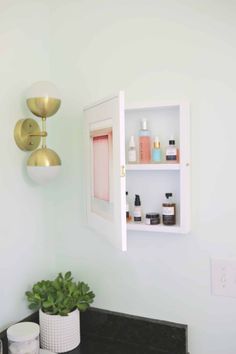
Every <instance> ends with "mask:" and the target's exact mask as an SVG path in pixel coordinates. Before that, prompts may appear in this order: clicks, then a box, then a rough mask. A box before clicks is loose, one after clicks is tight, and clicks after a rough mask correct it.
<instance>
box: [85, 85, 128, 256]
mask: <svg viewBox="0 0 236 354" xmlns="http://www.w3.org/2000/svg"><path fill="white" fill-rule="evenodd" d="M84 115H85V127H86V128H85V134H86V136H85V140H86V146H85V152H86V165H87V166H86V174H87V180H86V184H87V189H86V194H87V196H86V200H87V221H88V226H89V227H91V228H92V229H93V230H95V231H96V232H97V233H98V234H99V235H100V236H104V237H106V238H107V240H109V241H110V242H111V243H112V244H113V245H114V246H115V247H117V248H119V249H121V250H122V251H126V250H127V235H126V210H125V205H126V203H125V131H124V129H125V127H124V93H123V92H120V93H119V94H118V95H115V96H112V97H109V98H107V99H104V100H102V101H99V102H97V103H94V104H92V105H89V106H87V107H85V109H84Z"/></svg>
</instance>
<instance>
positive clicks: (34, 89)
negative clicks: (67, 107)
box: [26, 81, 61, 100]
mask: <svg viewBox="0 0 236 354" xmlns="http://www.w3.org/2000/svg"><path fill="white" fill-rule="evenodd" d="M34 97H51V98H57V99H59V100H60V99H61V95H60V93H59V91H58V89H57V88H56V86H54V85H53V84H52V83H51V82H49V81H38V82H35V83H34V84H33V85H31V86H30V87H29V89H28V90H27V92H26V99H28V98H34Z"/></svg>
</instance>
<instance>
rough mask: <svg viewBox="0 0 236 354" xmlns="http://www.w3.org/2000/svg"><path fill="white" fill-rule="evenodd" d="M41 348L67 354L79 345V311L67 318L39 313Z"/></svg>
mask: <svg viewBox="0 0 236 354" xmlns="http://www.w3.org/2000/svg"><path fill="white" fill-rule="evenodd" d="M39 325H40V344H41V348H43V349H47V350H50V351H52V352H55V353H62V352H68V351H70V350H72V349H74V348H76V347H77V346H78V345H79V343H80V316H79V310H75V311H73V312H71V313H70V314H69V315H68V316H59V315H48V314H46V313H44V312H42V311H41V310H40V311H39Z"/></svg>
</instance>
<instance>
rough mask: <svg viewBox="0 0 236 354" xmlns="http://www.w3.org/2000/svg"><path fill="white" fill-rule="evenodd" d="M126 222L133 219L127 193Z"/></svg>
mask: <svg viewBox="0 0 236 354" xmlns="http://www.w3.org/2000/svg"><path fill="white" fill-rule="evenodd" d="M125 194H126V221H127V222H129V221H130V219H131V216H130V210H129V197H128V194H129V193H128V192H127V191H126V193H125Z"/></svg>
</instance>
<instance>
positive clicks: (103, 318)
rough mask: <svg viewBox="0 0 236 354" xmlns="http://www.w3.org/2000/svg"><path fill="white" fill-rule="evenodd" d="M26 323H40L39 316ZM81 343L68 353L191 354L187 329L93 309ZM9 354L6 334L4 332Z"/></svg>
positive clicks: (83, 316)
mask: <svg viewBox="0 0 236 354" xmlns="http://www.w3.org/2000/svg"><path fill="white" fill-rule="evenodd" d="M24 321H32V322H37V323H38V313H34V314H32V315H31V316H30V317H28V318H26V319H24ZM80 327H81V343H80V345H79V346H78V347H77V348H75V349H74V350H72V351H70V352H67V354H187V352H188V351H187V326H186V325H183V324H178V323H172V322H166V321H159V320H154V319H149V318H144V317H138V316H131V315H127V314H122V313H118V312H112V311H107V310H101V309H96V308H90V309H89V310H87V311H86V312H84V313H81V316H80ZM0 338H1V339H2V340H3V344H4V348H3V349H4V352H3V354H7V352H8V351H7V338H6V331H3V332H2V333H0Z"/></svg>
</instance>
